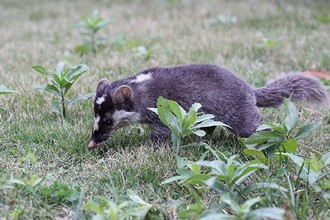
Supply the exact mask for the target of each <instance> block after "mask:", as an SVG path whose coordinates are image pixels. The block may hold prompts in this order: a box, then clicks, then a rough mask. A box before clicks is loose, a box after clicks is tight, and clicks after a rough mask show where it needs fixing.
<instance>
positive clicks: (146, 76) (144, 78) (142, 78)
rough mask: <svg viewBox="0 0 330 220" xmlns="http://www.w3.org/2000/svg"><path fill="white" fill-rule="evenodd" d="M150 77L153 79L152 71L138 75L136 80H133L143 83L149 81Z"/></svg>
mask: <svg viewBox="0 0 330 220" xmlns="http://www.w3.org/2000/svg"><path fill="white" fill-rule="evenodd" d="M150 79H151V72H149V73H147V74H140V75H137V76H136V78H135V79H134V80H132V82H134V83H142V82H146V81H148V80H150Z"/></svg>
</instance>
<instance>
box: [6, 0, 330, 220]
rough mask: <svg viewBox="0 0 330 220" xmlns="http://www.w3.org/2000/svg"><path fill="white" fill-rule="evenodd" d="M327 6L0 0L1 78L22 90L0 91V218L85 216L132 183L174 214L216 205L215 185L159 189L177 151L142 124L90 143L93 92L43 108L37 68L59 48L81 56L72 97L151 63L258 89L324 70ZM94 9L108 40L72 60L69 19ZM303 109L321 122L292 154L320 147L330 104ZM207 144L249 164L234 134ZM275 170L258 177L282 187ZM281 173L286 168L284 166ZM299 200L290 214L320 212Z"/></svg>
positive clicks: (328, 66)
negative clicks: (64, 106)
mask: <svg viewBox="0 0 330 220" xmlns="http://www.w3.org/2000/svg"><path fill="white" fill-rule="evenodd" d="M329 8H330V2H329V1H326V0H324V1H322V0H316V1H307V0H302V1H301V0H290V1H261V0H253V1H252V0H249V1H225V0H210V1H199V0H182V1H180V0H167V1H166V0H163V1H162V0H141V1H129V0H125V1H119V0H118V1H106V0H96V1H88V0H79V1H65V0H57V1H42V0H25V1H19V0H1V1H0V12H1V13H0V27H1V28H0V39H1V43H0V84H4V85H6V86H7V87H8V88H10V89H13V90H15V91H17V92H18V94H9V95H0V105H1V106H2V107H3V110H1V109H0V113H1V117H0V219H16V218H18V219H73V218H76V219H77V218H82V219H88V218H91V216H92V214H93V212H90V211H83V210H82V209H81V206H82V204H86V203H87V202H90V201H92V200H93V198H94V197H95V196H96V195H101V196H105V197H107V198H109V199H113V200H114V201H117V202H122V201H125V200H127V199H128V197H127V190H128V189H131V190H133V191H135V192H136V193H137V194H138V195H139V196H140V197H141V198H143V199H144V200H145V201H147V202H149V203H152V204H154V205H155V206H157V207H161V208H163V209H165V210H167V212H168V213H171V214H172V215H171V216H172V218H174V217H175V216H176V215H177V212H179V211H180V210H184V209H186V208H187V206H189V204H193V203H196V201H198V202H200V203H203V204H204V205H205V206H207V207H211V206H212V204H213V202H218V201H219V198H218V197H217V196H216V193H214V192H213V191H212V190H206V189H205V190H204V191H195V189H194V188H190V187H186V186H182V185H179V184H169V185H164V186H163V185H162V186H161V185H160V183H161V182H162V181H164V180H165V179H167V178H169V177H172V176H175V175H176V169H177V167H176V166H177V165H176V152H175V150H173V149H172V148H171V146H170V143H169V144H168V145H166V146H164V145H162V146H154V145H152V144H151V143H150V142H148V129H147V128H145V127H143V129H144V131H145V132H143V133H142V134H141V132H140V129H139V128H137V127H130V128H126V129H122V130H119V131H118V132H117V133H116V134H115V135H114V136H113V137H112V138H111V139H110V140H109V141H108V142H107V143H106V144H105V145H104V146H103V147H101V148H100V149H99V150H97V151H88V149H87V144H88V141H89V138H90V134H91V131H92V125H93V121H92V120H93V107H92V100H87V101H86V100H85V101H81V102H78V103H76V104H75V105H73V106H72V108H70V109H69V110H68V115H67V118H66V119H65V120H62V117H61V116H60V115H59V114H56V113H53V112H52V111H51V110H50V103H51V100H52V97H51V96H50V95H49V94H41V93H40V92H39V91H38V90H37V89H35V88H34V86H35V85H38V84H44V83H46V82H45V79H44V78H43V77H42V76H41V75H39V74H37V73H36V72H35V71H34V70H33V69H32V68H31V67H32V66H33V65H36V64H38V65H43V66H46V67H47V68H49V69H55V67H56V64H57V63H58V61H60V60H63V59H64V57H65V56H67V57H69V59H70V63H71V64H72V65H75V64H79V63H85V64H87V65H88V68H89V70H88V72H87V73H86V74H85V75H83V76H82V77H81V78H79V79H78V80H77V82H76V84H75V85H74V86H73V87H72V89H71V91H70V93H69V94H68V96H71V97H72V96H74V95H77V94H81V93H88V92H94V89H95V86H96V84H97V82H98V81H99V79H101V78H108V79H109V80H110V81H114V80H116V79H120V78H122V77H126V76H129V75H132V74H134V73H137V72H139V71H142V70H144V69H146V68H149V67H153V66H164V65H173V64H183V63H185V64H187V63H213V64H218V65H223V66H226V67H228V68H229V69H231V70H232V71H233V72H235V73H236V74H237V75H239V76H240V77H241V78H243V79H244V80H246V81H247V82H248V83H250V84H251V85H253V86H256V87H258V86H262V85H264V84H265V83H266V81H267V80H269V79H271V78H273V77H276V76H278V75H280V74H281V73H286V72H290V71H304V70H321V71H324V72H330V45H329V38H330V17H329ZM94 10H97V11H98V12H99V16H100V17H102V18H104V19H106V20H109V21H110V24H109V25H108V26H107V27H106V28H105V29H103V30H101V31H100V33H99V35H100V36H105V37H108V40H107V44H106V46H105V49H104V50H102V51H99V52H98V53H97V54H93V53H89V54H87V55H84V56H79V55H78V54H76V53H75V52H74V48H75V46H77V45H78V44H79V43H80V39H79V30H78V29H77V28H75V25H76V24H77V23H79V22H80V21H81V17H82V16H88V15H90V14H91V13H92V12H93V11H94ZM143 50H145V51H147V52H143ZM299 109H300V111H299V112H300V116H301V121H300V125H303V124H306V123H309V122H312V121H321V126H320V127H319V129H318V130H317V131H316V132H315V133H314V134H313V135H312V136H309V137H308V138H306V139H304V140H302V141H300V142H299V148H298V154H299V155H305V156H306V157H307V158H308V157H309V156H310V153H314V154H315V155H316V156H317V157H320V155H324V154H326V153H328V152H329V151H330V112H329V110H328V109H319V108H311V107H305V106H299ZM262 112H263V114H264V116H265V118H266V120H268V121H276V120H277V119H279V118H281V117H282V116H283V108H279V109H263V110H262ZM206 141H208V142H209V143H210V145H211V146H212V147H214V148H216V149H220V150H221V151H222V152H224V153H225V154H226V155H229V156H230V155H234V154H238V155H240V158H241V159H242V160H247V157H246V156H245V155H244V154H243V153H242V151H243V146H242V145H241V144H240V143H239V140H238V139H237V138H235V137H233V136H232V135H230V134H227V133H225V134H224V133H223V132H222V131H220V130H219V131H217V132H216V134H215V135H214V137H208V138H207V140H206ZM203 152H204V150H203V149H202V148H198V149H197V148H196V149H186V150H184V151H183V152H181V156H185V157H187V158H189V160H198V159H199V157H200V155H202V153H203ZM276 168H278V169H279V170H281V169H280V168H281V167H279V166H273V170H271V171H269V172H265V173H262V172H261V173H259V174H258V178H260V179H263V181H274V182H276V183H277V184H279V185H281V186H283V187H286V188H287V187H288V186H287V185H286V184H287V183H286V182H284V181H282V180H283V178H282V177H280V175H277V174H278V170H276ZM287 169H288V172H291V171H293V170H294V169H293V166H291V167H290V165H287ZM326 172H329V167H328V168H327V169H326ZM292 178H293V179H294V178H295V177H294V176H293V177H292ZM325 178H326V179H329V175H327V176H325ZM14 179H15V181H13V180H14ZM292 181H295V180H292ZM13 182H15V183H13ZM9 185H10V186H11V187H9ZM329 188H330V187H329ZM266 194H267V193H266ZM252 196H253V195H252ZM255 196H258V195H257V194H255ZM267 196H268V197H271V196H269V195H266V197H267ZM197 198H200V200H198V199H197ZM309 198H310V200H309V201H308V202H310V201H314V200H313V199H315V200H317V198H313V195H311V196H310V197H309ZM328 199H330V198H328ZM285 204H286V203H285V201H283V200H281V199H278V200H276V202H274V203H272V204H269V203H268V204H267V205H268V206H272V205H274V206H277V207H279V208H284V209H286V210H290V208H288V207H287V206H286V205H285ZM306 204H311V203H306ZM329 204H330V203H329V200H328V203H327V204H326V205H325V208H324V210H327V209H329V207H327V205H329ZM314 205H315V206H318V204H312V205H311V207H314ZM302 207H305V209H304V208H302V210H299V208H298V209H297V210H298V211H299V212H300V211H301V212H302V213H307V214H306V215H304V216H305V217H306V218H307V217H308V218H311V219H313V218H314V219H317V218H318V216H316V215H315V213H313V212H312V211H308V210H306V208H308V206H303V205H302ZM287 213H288V212H287ZM324 213H325V214H324ZM324 213H323V214H324V216H326V215H328V217H329V215H330V214H329V212H326V211H325V212H324ZM286 217H287V218H288V219H290V218H289V217H288V216H286ZM291 217H292V216H291ZM292 218H295V217H292ZM320 218H321V219H322V217H320ZM324 218H325V217H324ZM155 219H157V218H155ZM237 219H238V218H237Z"/></svg>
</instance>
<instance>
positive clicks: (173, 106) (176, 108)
mask: <svg viewBox="0 0 330 220" xmlns="http://www.w3.org/2000/svg"><path fill="white" fill-rule="evenodd" d="M168 105H169V107H170V110H171V111H172V112H173V113H174V115H175V116H176V117H177V118H178V119H179V121H182V120H183V115H185V114H186V111H185V110H184V109H183V108H182V107H181V106H180V105H179V104H178V103H177V102H174V101H171V100H168Z"/></svg>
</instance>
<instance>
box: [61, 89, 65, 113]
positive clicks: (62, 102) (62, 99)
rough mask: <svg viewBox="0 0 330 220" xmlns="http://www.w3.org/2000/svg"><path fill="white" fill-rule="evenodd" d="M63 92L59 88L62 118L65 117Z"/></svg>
mask: <svg viewBox="0 0 330 220" xmlns="http://www.w3.org/2000/svg"><path fill="white" fill-rule="evenodd" d="M64 101H65V100H64V94H63V91H62V89H61V104H62V116H63V118H65V105H64V104H65V103H64Z"/></svg>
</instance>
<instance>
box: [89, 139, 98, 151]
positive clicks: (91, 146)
mask: <svg viewBox="0 0 330 220" xmlns="http://www.w3.org/2000/svg"><path fill="white" fill-rule="evenodd" d="M96 147H97V143H96V142H95V141H94V140H91V141H90V142H89V144H88V149H89V150H92V149H94V148H96Z"/></svg>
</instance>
